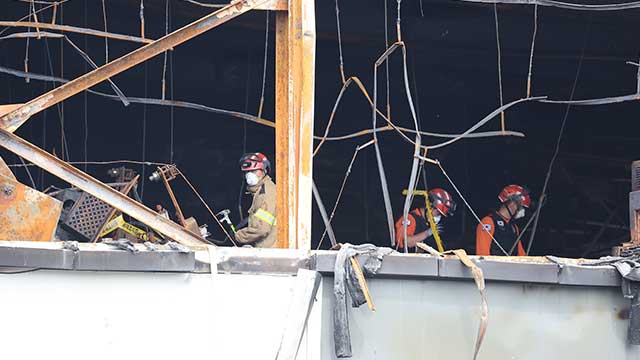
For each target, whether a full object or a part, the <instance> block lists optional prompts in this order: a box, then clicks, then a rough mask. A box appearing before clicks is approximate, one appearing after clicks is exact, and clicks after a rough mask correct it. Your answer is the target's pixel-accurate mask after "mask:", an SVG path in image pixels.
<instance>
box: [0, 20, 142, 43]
mask: <svg viewBox="0 0 640 360" xmlns="http://www.w3.org/2000/svg"><path fill="white" fill-rule="evenodd" d="M0 26H6V27H24V28H32V27H35V28H40V29H48V30H58V31H64V32H72V33H78V34H85V35H92V36H97V37H103V38H109V39H114V40H124V41H133V42H137V43H143V44H150V43H152V42H153V40H151V39H143V38H139V37H137V36H131V35H123V34H114V33H110V32H104V31H100V30H93V29H87V28H81V27H75V26H69V25H55V24H49V23H44V22H31V21H0Z"/></svg>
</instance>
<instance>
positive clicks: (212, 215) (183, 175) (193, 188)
mask: <svg viewBox="0 0 640 360" xmlns="http://www.w3.org/2000/svg"><path fill="white" fill-rule="evenodd" d="M178 174H180V177H182V179H183V180H184V182H186V183H187V185H188V186H189V188H190V189H191V191H193V193H194V194H196V196H197V197H198V199H200V202H202V204H203V205H204V207H205V208H206V209H207V211H208V212H209V214H211V217H212V218H213V219H214V220H215V221H216V223H217V224H218V226H220V229H222V231H223V232H224V234H225V235H226V236H227V238H229V240H231V243H232V244H233V246H235V247H238V244H236V242H235V241H234V240H233V237H232V236H231V235H229V232H228V231H227V229H226V228H225V227H224V226H223V225H222V223H221V222H220V220H218V217H217V216H216V215H215V214H214V213H213V211H212V210H211V208H210V207H209V205H208V204H207V202H206V201H204V198H202V196H201V195H200V193H199V192H198V190H196V188H195V187H194V186H193V185H192V184H191V182H190V181H189V179H187V176H186V175H185V174H184V173H183V172H182V171H181V170H179V169H178Z"/></svg>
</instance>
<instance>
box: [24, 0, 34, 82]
mask: <svg viewBox="0 0 640 360" xmlns="http://www.w3.org/2000/svg"><path fill="white" fill-rule="evenodd" d="M29 7H31V5H29ZM31 15H32V12H31V11H29V20H31ZM27 32H31V28H30V27H28V28H27ZM29 41H30V37H27V41H26V46H25V49H24V72H26V73H28V72H29ZM30 81H31V78H25V79H24V82H25V83H27V84H28V83H29V82H30Z"/></svg>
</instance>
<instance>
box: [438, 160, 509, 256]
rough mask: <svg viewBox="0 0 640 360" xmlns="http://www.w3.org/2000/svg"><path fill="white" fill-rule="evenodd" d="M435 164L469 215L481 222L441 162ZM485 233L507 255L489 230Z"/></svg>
mask: <svg viewBox="0 0 640 360" xmlns="http://www.w3.org/2000/svg"><path fill="white" fill-rule="evenodd" d="M437 164H438V167H439V168H440V171H442V175H444V177H445V178H447V181H449V183H450V184H451V187H453V189H454V190H455V191H456V193H457V194H458V196H459V197H460V199H462V202H463V203H464V204H465V206H466V207H467V209H469V211H470V212H471V215H473V217H474V218H476V221H478V224H482V220H480V217H478V215H477V213H476V212H475V211H474V210H473V208H472V207H471V205H470V204H469V202H468V201H467V199H465V197H464V195H462V192H461V191H460V189H458V187H457V186H456V184H455V183H454V182H453V180H451V177H449V174H447V172H446V171H445V170H444V167H442V163H441V162H439V161H438V162H437ZM487 234H489V235H490V236H491V239H492V240H493V242H494V243H495V244H496V245H498V248H500V250H501V251H502V253H503V254H504V255H509V253H507V251H506V250H505V249H504V248H503V247H502V245H500V243H499V242H498V240H496V238H495V237H493V235H492V234H491V233H490V232H487Z"/></svg>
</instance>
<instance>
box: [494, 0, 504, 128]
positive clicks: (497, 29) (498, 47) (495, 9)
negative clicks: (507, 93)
mask: <svg viewBox="0 0 640 360" xmlns="http://www.w3.org/2000/svg"><path fill="white" fill-rule="evenodd" d="M493 15H494V18H495V23H496V48H497V50H498V52H497V54H498V89H499V90H500V106H502V105H504V102H503V97H502V59H501V54H500V29H499V28H498V5H497V3H496V2H494V3H493ZM500 125H501V128H502V132H503V133H504V131H505V124H504V111H503V112H501V113H500Z"/></svg>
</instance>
